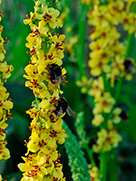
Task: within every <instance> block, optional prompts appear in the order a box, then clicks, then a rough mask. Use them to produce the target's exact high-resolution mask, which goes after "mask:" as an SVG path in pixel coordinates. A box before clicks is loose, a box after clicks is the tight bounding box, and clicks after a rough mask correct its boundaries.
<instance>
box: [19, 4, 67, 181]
mask: <svg viewBox="0 0 136 181" xmlns="http://www.w3.org/2000/svg"><path fill="white" fill-rule="evenodd" d="M59 14H60V12H59V11H58V10H55V9H54V8H52V7H50V8H49V7H48V6H47V5H45V4H44V5H43V4H42V1H37V2H35V7H34V13H32V12H31V13H30V17H29V16H27V18H28V19H27V20H25V21H24V23H25V24H29V26H30V29H31V30H32V32H31V33H30V34H29V35H28V36H27V38H26V39H27V41H28V42H27V43H26V46H27V47H28V48H29V49H30V51H29V52H27V53H28V54H30V55H31V62H30V63H29V65H27V66H26V67H25V73H26V75H24V77H25V78H26V79H27V81H26V83H25V85H26V86H27V87H29V88H30V89H32V90H33V93H34V96H35V101H33V103H32V108H31V109H29V110H28V111H27V113H28V114H29V115H30V117H31V118H32V122H31V124H30V130H31V136H30V137H29V141H28V142H26V141H25V142H26V146H27V153H26V154H25V156H26V157H25V158H23V160H24V162H25V163H21V164H19V165H18V166H19V168H20V170H21V171H22V172H24V173H23V177H22V179H21V180H39V181H43V180H51V181H52V180H54V179H56V180H60V181H64V180H65V178H63V172H62V164H60V163H59V161H58V159H59V157H60V156H59V154H58V152H57V151H56V150H57V144H58V143H59V144H63V143H64V142H65V138H66V137H67V135H66V133H65V130H64V129H62V123H63V121H62V119H61V118H62V117H63V116H64V115H65V112H66V111H63V110H62V107H63V104H62V102H61V101H62V100H63V101H64V99H61V98H60V97H59V94H60V93H61V94H62V93H63V92H62V91H61V90H60V83H64V84H65V83H66V82H67V81H65V74H66V70H65V68H62V67H61V65H62V60H61V59H62V58H63V57H64V53H63V52H64V43H63V41H64V39H65V35H60V34H55V33H53V29H55V28H57V27H61V26H62V24H61V22H60V20H59V19H58V16H59ZM35 20H36V22H35ZM29 153H31V154H29ZM35 153H36V154H35Z"/></svg>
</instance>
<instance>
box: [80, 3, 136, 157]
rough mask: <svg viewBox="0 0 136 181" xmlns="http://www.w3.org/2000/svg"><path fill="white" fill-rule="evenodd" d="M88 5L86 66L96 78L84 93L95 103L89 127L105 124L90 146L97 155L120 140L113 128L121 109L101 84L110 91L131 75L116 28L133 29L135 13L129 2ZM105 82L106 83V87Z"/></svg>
mask: <svg viewBox="0 0 136 181" xmlns="http://www.w3.org/2000/svg"><path fill="white" fill-rule="evenodd" d="M92 3H93V8H92V7H91V9H90V10H89V12H88V24H89V25H91V26H93V29H92V31H91V33H90V39H91V43H90V45H89V48H90V49H91V52H90V54H89V57H90V59H89V62H88V65H89V67H90V73H91V75H92V76H97V77H96V78H95V79H94V80H92V83H91V86H92V87H91V88H90V89H89V90H88V91H87V93H88V95H90V96H93V97H94V102H95V106H94V108H93V114H94V118H93V120H92V124H93V125H94V126H100V127H101V125H102V128H104V127H103V126H104V122H106V123H105V124H106V125H107V126H106V127H105V129H102V128H101V129H100V132H99V133H98V140H97V144H96V145H94V146H93V149H94V151H95V152H98V153H100V152H104V151H110V150H111V149H112V148H113V147H117V145H118V143H119V142H120V141H121V136H120V135H119V134H118V133H117V131H116V129H115V126H116V124H118V123H119V122H120V121H121V117H120V114H121V109H120V108H116V107H115V104H116V100H115V99H114V98H113V97H112V96H111V94H110V92H108V90H107V87H105V85H106V86H110V87H111V89H112V88H114V86H115V85H116V82H117V81H118V80H119V79H120V78H121V77H125V78H126V79H127V80H130V79H131V78H132V73H134V72H135V64H134V60H132V59H130V58H125V52H126V47H125V44H124V43H122V42H121V41H120V40H119V39H120V37H121V34H120V33H119V32H118V29H117V26H118V25H119V24H120V23H122V24H124V29H125V30H127V31H128V33H130V34H131V33H135V32H136V30H135V26H134V21H135V13H133V12H131V10H130V9H131V8H130V7H131V5H132V3H133V1H132V2H131V3H130V2H129V1H121V0H116V1H113V0H107V1H106V6H105V4H104V3H103V2H101V1H99V2H98V1H95V2H92ZM106 81H110V85H109V83H107V82H106ZM80 86H81V85H80ZM82 86H83V85H82ZM106 129H107V130H106Z"/></svg>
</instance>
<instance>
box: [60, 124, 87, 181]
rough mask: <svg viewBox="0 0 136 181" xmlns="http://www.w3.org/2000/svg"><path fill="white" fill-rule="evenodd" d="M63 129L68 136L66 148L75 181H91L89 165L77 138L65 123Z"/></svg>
mask: <svg viewBox="0 0 136 181" xmlns="http://www.w3.org/2000/svg"><path fill="white" fill-rule="evenodd" d="M63 127H64V128H65V130H66V133H67V135H68V138H66V141H65V148H66V152H67V155H68V158H69V166H70V167H71V172H72V178H73V181H89V180H90V175H89V172H88V163H87V161H86V159H85V158H84V153H83V151H82V150H81V149H80V146H79V143H78V142H77V140H76V137H75V136H74V135H73V134H72V132H71V130H70V129H69V128H68V126H67V125H66V123H64V122H63Z"/></svg>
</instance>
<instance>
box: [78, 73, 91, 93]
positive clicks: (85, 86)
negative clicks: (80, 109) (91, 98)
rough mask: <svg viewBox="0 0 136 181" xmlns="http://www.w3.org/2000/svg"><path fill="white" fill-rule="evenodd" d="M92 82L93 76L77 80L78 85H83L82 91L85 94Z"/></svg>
mask: <svg viewBox="0 0 136 181" xmlns="http://www.w3.org/2000/svg"><path fill="white" fill-rule="evenodd" d="M91 83H92V78H90V79H89V80H88V79H87V77H86V76H83V77H81V81H79V80H78V81H77V82H76V84H77V86H79V87H81V92H82V93H83V94H85V93H86V92H87V91H88V89H89V87H90V85H91Z"/></svg>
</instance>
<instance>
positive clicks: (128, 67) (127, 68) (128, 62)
mask: <svg viewBox="0 0 136 181" xmlns="http://www.w3.org/2000/svg"><path fill="white" fill-rule="evenodd" d="M124 66H125V72H126V73H128V74H129V73H131V72H133V70H134V65H133V63H132V61H131V60H130V59H125V61H124Z"/></svg>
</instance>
